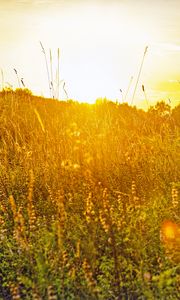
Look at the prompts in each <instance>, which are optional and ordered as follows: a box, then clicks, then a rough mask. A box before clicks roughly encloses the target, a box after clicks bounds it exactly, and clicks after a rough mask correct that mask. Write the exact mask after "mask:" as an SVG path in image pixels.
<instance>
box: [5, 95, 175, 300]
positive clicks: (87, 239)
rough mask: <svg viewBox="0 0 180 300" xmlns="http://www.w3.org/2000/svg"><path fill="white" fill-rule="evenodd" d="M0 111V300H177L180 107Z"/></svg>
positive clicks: (60, 105) (45, 105)
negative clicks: (143, 109) (146, 110)
mask: <svg viewBox="0 0 180 300" xmlns="http://www.w3.org/2000/svg"><path fill="white" fill-rule="evenodd" d="M0 109H1V115H0V133H1V136H0V163H1V165H0V240H1V244H0V298H2V299H51V300H52V299H178V297H179V282H180V281H179V280H180V277H179V267H178V264H179V262H180V257H179V246H178V245H179V244H178V243H179V239H180V233H179V212H180V211H179V210H180V207H179V196H178V192H179V186H180V182H179V168H178V162H179V156H178V148H179V118H178V116H179V111H180V110H179V109H180V108H179V107H177V108H175V109H174V110H171V109H170V107H169V106H166V105H165V104H164V103H158V104H157V105H156V106H155V107H152V108H151V109H150V110H149V111H148V112H144V111H142V110H137V109H136V108H135V107H133V108H132V107H129V106H128V105H127V104H122V105H116V104H114V103H112V102H110V101H100V100H99V101H97V103H96V104H94V105H88V104H78V103H74V102H73V101H67V102H59V101H56V100H50V99H49V100H47V99H43V98H40V97H34V96H32V95H31V94H30V93H29V92H28V91H27V90H24V91H22V90H17V91H16V92H13V91H11V90H9V91H3V92H1V93H0ZM164 224H165V225H164ZM168 226H170V227H168Z"/></svg>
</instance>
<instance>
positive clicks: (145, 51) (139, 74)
mask: <svg viewBox="0 0 180 300" xmlns="http://www.w3.org/2000/svg"><path fill="white" fill-rule="evenodd" d="M147 49H148V46H146V47H145V50H144V54H143V58H142V62H141V65H140V69H139V73H138V77H137V81H136V84H135V88H134V93H133V96H132V101H131V105H132V104H133V101H134V97H135V94H136V90H137V86H138V83H139V79H140V76H141V71H142V67H143V63H144V59H145V56H146V53H147Z"/></svg>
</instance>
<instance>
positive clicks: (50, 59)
mask: <svg viewBox="0 0 180 300" xmlns="http://www.w3.org/2000/svg"><path fill="white" fill-rule="evenodd" d="M49 61H50V72H51V89H52V97H53V98H54V80H53V63H52V53H51V49H50V50H49Z"/></svg>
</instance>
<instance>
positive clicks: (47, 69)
mask: <svg viewBox="0 0 180 300" xmlns="http://www.w3.org/2000/svg"><path fill="white" fill-rule="evenodd" d="M39 43H40V45H41V49H42V52H43V54H44V58H45V64H46V71H47V77H48V84H49V92H50V98H51V97H52V91H51V80H50V73H49V68H48V62H47V56H46V51H45V49H44V47H43V44H42V43H41V41H40V42H39Z"/></svg>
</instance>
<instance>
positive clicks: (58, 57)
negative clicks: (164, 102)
mask: <svg viewBox="0 0 180 300" xmlns="http://www.w3.org/2000/svg"><path fill="white" fill-rule="evenodd" d="M57 59H58V66H57V98H58V99H59V62H60V53H59V48H58V52H57Z"/></svg>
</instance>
